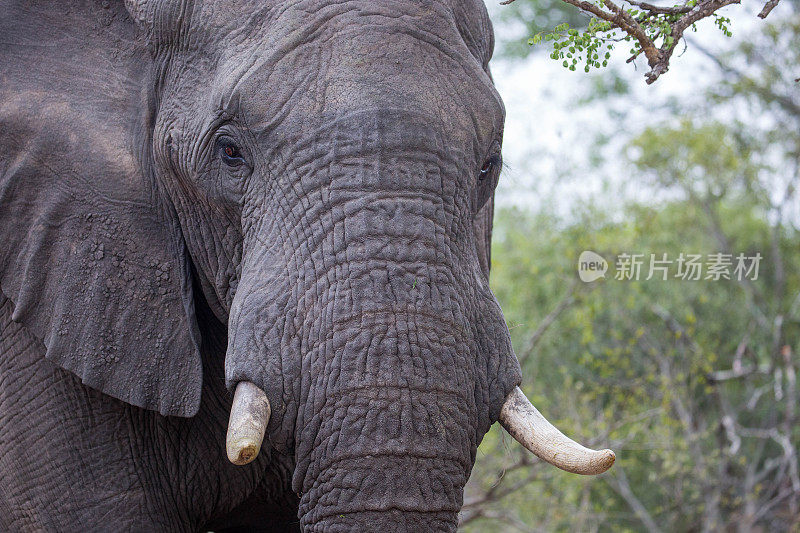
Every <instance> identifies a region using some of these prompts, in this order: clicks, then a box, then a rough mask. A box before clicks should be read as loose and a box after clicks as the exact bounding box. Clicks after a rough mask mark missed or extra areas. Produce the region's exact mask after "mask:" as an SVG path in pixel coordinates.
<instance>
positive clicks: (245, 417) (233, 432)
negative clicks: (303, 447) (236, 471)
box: [225, 381, 270, 465]
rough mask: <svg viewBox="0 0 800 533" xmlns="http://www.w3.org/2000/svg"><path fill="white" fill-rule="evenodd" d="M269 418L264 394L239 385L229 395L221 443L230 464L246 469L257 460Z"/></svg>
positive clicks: (246, 385) (250, 385)
mask: <svg viewBox="0 0 800 533" xmlns="http://www.w3.org/2000/svg"><path fill="white" fill-rule="evenodd" d="M269 415H270V408H269V400H267V395H266V394H264V391H263V390H261V389H260V388H258V387H257V386H256V385H253V384H252V383H250V382H249V381H240V382H239V384H238V385H236V392H235V393H234V395H233V405H232V406H231V417H230V419H229V420H228V435H227V438H226V439H225V448H226V450H227V452H228V459H229V460H230V462H232V463H233V464H235V465H246V464H247V463H249V462H250V461H252V460H253V459H255V458H256V456H258V452H259V451H260V450H261V443H262V442H263V440H264V432H265V431H266V429H267V424H268V423H269Z"/></svg>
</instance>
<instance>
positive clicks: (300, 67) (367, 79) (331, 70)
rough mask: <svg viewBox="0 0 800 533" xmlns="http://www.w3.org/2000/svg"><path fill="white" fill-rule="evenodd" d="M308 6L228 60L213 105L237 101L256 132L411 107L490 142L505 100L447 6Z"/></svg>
mask: <svg viewBox="0 0 800 533" xmlns="http://www.w3.org/2000/svg"><path fill="white" fill-rule="evenodd" d="M308 4H309V3H308V2H300V3H298V4H295V5H293V6H292V8H291V9H290V8H286V9H283V10H282V11H280V12H279V13H278V14H277V15H274V16H276V18H275V19H274V20H273V21H272V23H271V24H270V25H269V27H266V28H263V31H264V32H265V33H263V35H256V36H255V37H254V38H253V39H251V41H250V42H249V43H248V44H247V45H246V46H245V45H239V46H237V47H235V50H234V49H233V48H232V49H231V51H229V52H227V53H226V57H225V59H224V61H223V62H222V63H221V67H220V69H219V72H218V74H217V80H216V83H214V87H215V91H216V92H218V93H219V94H218V95H217V96H215V97H214V98H213V100H214V101H217V102H221V103H222V105H223V106H227V105H229V104H230V102H234V101H235V102H236V105H235V107H236V108H237V110H238V111H239V113H241V114H242V115H244V116H245V117H246V120H247V123H248V124H249V125H250V126H251V127H252V128H254V129H257V130H269V129H274V128H275V127H277V126H278V125H280V124H281V123H285V122H289V123H290V124H293V125H295V124H315V123H319V121H320V120H324V117H328V116H332V115H342V114H347V113H350V112H353V111H359V110H364V109H373V108H398V107H402V108H404V109H407V110H414V111H417V112H420V113H423V114H427V115H428V116H430V117H431V118H432V119H434V120H435V121H436V122H440V123H446V124H449V125H450V127H451V131H450V133H449V134H450V136H452V137H454V141H456V142H457V143H459V144H461V143H464V142H471V141H473V140H475V126H476V125H477V126H478V127H479V130H480V131H478V136H479V139H478V141H479V142H482V141H484V140H485V139H483V137H487V138H488V137H489V136H491V135H492V133H493V132H494V131H495V130H496V129H497V126H498V124H499V123H502V118H503V108H502V104H501V102H500V99H499V96H498V95H497V92H496V91H495V90H494V87H493V85H492V83H491V80H490V79H489V77H488V75H487V74H486V72H485V70H484V65H483V64H482V63H481V61H480V60H479V58H478V57H476V55H475V54H473V52H472V51H471V50H470V48H469V46H468V45H467V43H466V42H465V40H464V39H463V37H462V35H461V33H460V30H459V25H458V24H457V23H456V21H455V19H454V15H453V13H452V11H451V10H449V8H447V7H446V6H445V5H443V4H441V3H435V5H433V4H421V3H417V2H393V3H392V2H377V3H374V5H373V4H372V3H363V2H355V1H354V2H342V3H336V4H332V5H327V4H326V5H325V6H324V7H323V8H320V9H318V10H316V11H303V9H302V7H303V6H307V5H308ZM301 15H302V16H301ZM476 116H480V117H481V119H482V120H481V121H480V123H477V124H476V120H475V117H476Z"/></svg>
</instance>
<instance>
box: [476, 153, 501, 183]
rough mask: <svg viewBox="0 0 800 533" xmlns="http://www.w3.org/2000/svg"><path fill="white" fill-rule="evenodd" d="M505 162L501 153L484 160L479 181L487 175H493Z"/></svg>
mask: <svg viewBox="0 0 800 533" xmlns="http://www.w3.org/2000/svg"><path fill="white" fill-rule="evenodd" d="M502 164H503V160H502V158H501V157H500V154H494V155H492V156H491V157H489V158H488V159H487V160H486V161H484V162H483V166H481V170H480V172H479V173H478V181H483V180H484V179H486V178H487V177H489V176H491V175H492V173H493V172H494V171H495V170H499V169H500V166H501V165H502Z"/></svg>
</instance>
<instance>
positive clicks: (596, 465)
mask: <svg viewBox="0 0 800 533" xmlns="http://www.w3.org/2000/svg"><path fill="white" fill-rule="evenodd" d="M500 424H502V425H503V427H504V428H505V430H506V431H508V433H509V434H510V435H511V436H512V437H514V438H515V439H516V440H517V442H519V443H520V444H522V445H523V446H525V447H526V448H527V449H528V450H530V451H531V452H533V454H534V455H536V457H538V458H539V459H542V460H543V461H547V462H548V463H550V464H551V465H553V466H557V467H558V468H560V469H562V470H566V471H567V472H572V473H573V474H584V475H594V474H602V473H603V472H605V471H606V470H608V469H609V468H611V465H613V464H614V460H615V459H616V456H615V455H614V452H612V451H611V450H600V451H597V450H590V449H589V448H585V447H583V446H581V445H580V444H578V443H577V442H575V441H574V440H572V439H570V438H569V437H567V436H566V435H564V434H563V433H561V432H560V431H559V430H557V429H556V428H555V426H553V424H551V423H550V422H548V421H547V419H546V418H545V417H544V416H542V414H541V413H540V412H539V411H538V410H537V409H536V408H535V407H534V406H533V404H531V402H530V400H528V398H527V397H526V396H525V393H524V392H522V390H521V389H520V388H519V387H515V388H514V390H513V391H511V394H509V395H508V397H507V398H506V401H505V403H504V404H503V408H502V409H501V410H500Z"/></svg>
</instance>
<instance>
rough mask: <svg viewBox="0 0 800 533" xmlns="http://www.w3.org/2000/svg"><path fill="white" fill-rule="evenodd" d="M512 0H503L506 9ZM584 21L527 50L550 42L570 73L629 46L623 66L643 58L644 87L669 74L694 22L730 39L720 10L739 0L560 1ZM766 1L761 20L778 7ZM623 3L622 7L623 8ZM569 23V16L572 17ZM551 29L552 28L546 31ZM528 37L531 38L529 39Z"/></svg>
mask: <svg viewBox="0 0 800 533" xmlns="http://www.w3.org/2000/svg"><path fill="white" fill-rule="evenodd" d="M514 1H515V0H506V1H505V2H501V3H503V4H511V3H512V2H514ZM528 1H531V2H533V3H534V5H537V6H538V5H542V4H543V3H544V4H545V5H548V4H547V3H546V2H543V0H528ZM563 1H564V2H565V3H566V4H569V5H571V6H574V7H575V8H577V9H578V10H580V11H581V12H583V13H584V14H586V15H588V16H589V21H588V24H585V23H584V24H581V25H580V26H579V27H573V26H571V25H570V22H571V21H569V20H565V21H562V22H560V23H559V24H557V25H556V26H555V27H554V28H553V30H552V31H548V30H546V29H545V30H540V31H538V32H536V33H534V34H533V36H532V37H530V38H529V39H528V44H529V45H531V46H532V45H536V44H540V43H541V42H542V41H552V42H553V52H552V53H551V54H550V57H551V58H553V59H555V60H558V61H561V62H562V64H563V65H564V67H566V68H569V69H570V70H575V68H576V66H577V65H578V64H579V63H583V65H584V70H585V71H586V72H589V71H590V70H591V68H592V67H595V68H599V67H601V66H603V67H605V66H607V64H608V59H610V58H611V54H610V50H612V49H613V48H614V46H615V44H616V43H620V42H622V43H625V44H626V45H629V46H630V50H629V54H630V56H629V58H628V61H627V62H628V63H630V62H632V61H634V60H635V59H636V58H637V57H639V56H640V55H644V56H645V58H646V60H647V64H648V66H649V67H650V70H649V71H648V72H647V73H646V74H645V79H646V80H647V83H648V84H649V83H653V82H654V81H656V80H657V79H658V77H659V76H661V74H663V73H665V72H666V71H667V70H668V69H669V62H670V59H671V58H672V54H673V53H674V51H675V49H676V47H677V46H678V44H679V42H680V41H681V40H682V39H683V36H684V32H686V31H687V30H689V29H690V30H692V31H697V23H698V22H699V21H701V20H703V19H711V20H713V22H714V25H715V26H716V27H717V28H718V29H719V31H720V32H721V33H722V34H723V35H724V36H726V37H731V36H732V32H731V30H730V22H731V21H730V19H729V18H728V17H725V16H722V15H720V14H719V10H720V9H722V8H724V7H726V6H728V5H730V4H738V3H739V2H740V0H684V1H683V2H682V3H679V4H674V5H670V6H657V5H654V4H650V3H647V2H642V1H639V0H623V1H622V2H616V3H615V2H614V1H612V0H563ZM777 3H778V1H777V0H768V2H767V4H766V5H765V6H764V9H763V10H762V11H761V13H760V14H759V17H761V18H764V17H766V16H767V15H768V14H769V13H770V11H772V9H774V8H775V6H776V5H777ZM626 4H627V5H626ZM570 14H571V15H572V17H573V18H574V14H572V13H571V12H570ZM551 27H552V26H551ZM529 35H530V34H529Z"/></svg>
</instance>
